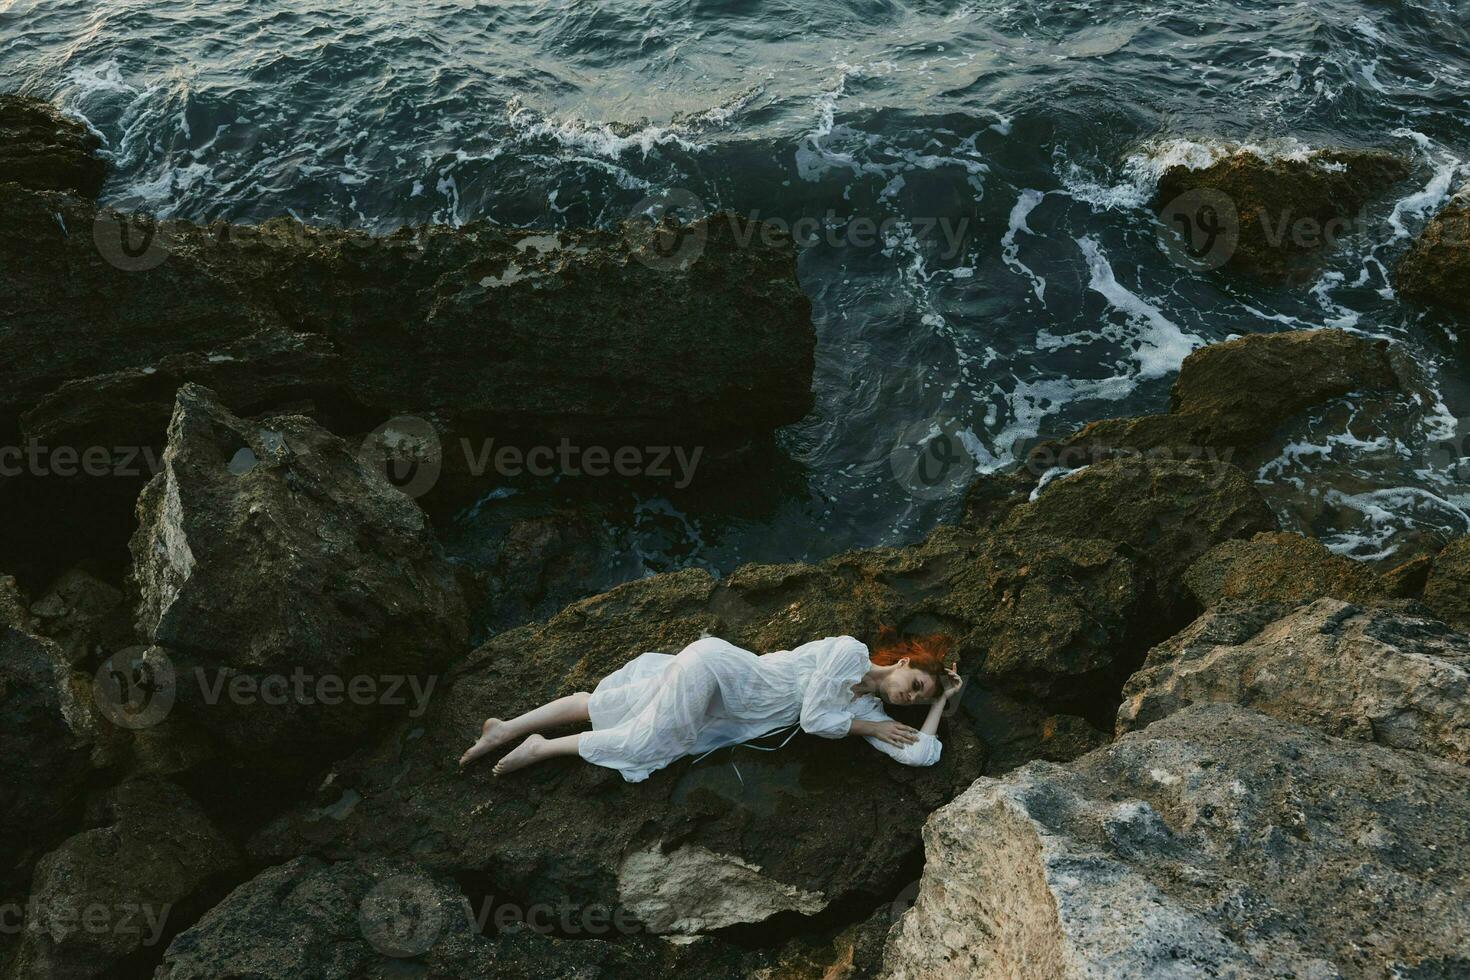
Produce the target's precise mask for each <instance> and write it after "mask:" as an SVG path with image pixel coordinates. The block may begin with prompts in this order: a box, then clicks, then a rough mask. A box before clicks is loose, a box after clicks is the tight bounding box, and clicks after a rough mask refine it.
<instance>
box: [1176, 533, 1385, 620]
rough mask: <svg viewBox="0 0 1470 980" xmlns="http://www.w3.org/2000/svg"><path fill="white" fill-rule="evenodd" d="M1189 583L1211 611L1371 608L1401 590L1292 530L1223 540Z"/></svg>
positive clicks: (1191, 572) (1194, 567)
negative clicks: (1224, 606)
mask: <svg viewBox="0 0 1470 980" xmlns="http://www.w3.org/2000/svg"><path fill="white" fill-rule="evenodd" d="M1183 581H1184V587H1185V589H1187V590H1188V591H1189V593H1190V595H1192V596H1193V597H1194V598H1195V600H1196V601H1197V602H1198V603H1199V604H1200V605H1201V606H1204V607H1207V608H1208V607H1210V606H1214V605H1218V604H1219V603H1220V602H1222V601H1224V600H1227V599H1239V600H1242V601H1248V602H1260V603H1267V602H1270V603H1283V604H1286V605H1297V604H1298V603H1302V602H1309V601H1311V600H1312V599H1320V598H1322V597H1323V596H1333V597H1335V598H1338V599H1347V600H1349V601H1352V602H1357V603H1367V604H1371V603H1379V602H1384V601H1387V600H1388V599H1390V598H1393V597H1394V592H1395V589H1396V586H1395V585H1394V584H1393V583H1391V582H1385V581H1384V579H1383V578H1382V577H1381V576H1380V575H1378V574H1377V573H1376V572H1374V571H1373V569H1372V568H1370V567H1369V566H1368V565H1366V564H1364V563H1363V562H1360V561H1354V560H1353V559H1351V558H1347V557H1344V556H1342V555H1335V554H1333V553H1332V552H1330V551H1328V550H1327V548H1326V546H1324V545H1323V544H1322V542H1320V541H1318V540H1317V539H1316V538H1309V537H1306V536H1304V535H1301V534H1294V533H1291V532H1289V531H1276V532H1269V531H1266V532H1262V533H1260V534H1257V535H1256V536H1255V537H1252V538H1237V539H1234V540H1230V541H1223V542H1221V543H1220V544H1217V545H1215V547H1213V548H1211V549H1210V550H1209V551H1207V552H1205V553H1204V554H1203V555H1201V556H1200V557H1199V559H1198V560H1197V561H1195V562H1194V563H1193V564H1191V565H1190V566H1189V568H1187V569H1186V570H1185V572H1184V579H1183Z"/></svg>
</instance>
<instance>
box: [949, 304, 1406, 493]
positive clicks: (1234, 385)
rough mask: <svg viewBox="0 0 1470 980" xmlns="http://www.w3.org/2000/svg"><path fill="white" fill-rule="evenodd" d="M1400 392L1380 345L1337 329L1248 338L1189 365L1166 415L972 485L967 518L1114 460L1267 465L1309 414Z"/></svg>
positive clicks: (1085, 431)
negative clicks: (1335, 403)
mask: <svg viewBox="0 0 1470 980" xmlns="http://www.w3.org/2000/svg"><path fill="white" fill-rule="evenodd" d="M1398 387H1399V381H1398V377H1397V375H1396V374H1395V373H1394V370H1393V367H1392V365H1391V363H1390V360H1389V355H1388V349H1387V344H1385V343H1384V342H1383V341H1372V340H1366V339H1364V338H1362V337H1357V336H1354V335H1352V334H1349V333H1347V332H1345V331H1342V330H1292V331H1285V332H1281V333H1254V334H1246V335H1245V336H1243V337H1237V338H1235V339H1234V340H1227V341H1224V342H1222V343H1218V344H1211V345H1209V346H1207V347H1201V348H1199V349H1198V350H1196V351H1194V352H1192V353H1191V354H1190V355H1189V356H1188V357H1186V358H1185V359H1184V363H1183V365H1182V366H1181V367H1180V369H1179V377H1178V378H1176V379H1175V381H1174V385H1173V387H1172V389H1171V391H1170V400H1169V411H1168V412H1167V413H1162V414H1158V415H1142V416H1136V417H1131V418H1117V419H1102V420H1100V421H1096V422H1090V423H1088V424H1087V425H1085V426H1083V427H1082V428H1081V429H1078V430H1077V431H1076V432H1073V433H1071V434H1069V435H1064V436H1059V437H1056V438H1049V439H1043V440H1041V441H1039V442H1037V443H1036V444H1035V445H1034V446H1032V447H1030V449H1028V451H1027V453H1026V456H1025V459H1024V460H1023V463H1022V466H1021V467H1020V468H1019V469H1018V470H1016V471H1014V472H1012V473H1009V474H1004V475H999V476H997V475H986V476H982V477H980V478H979V479H977V480H976V481H975V482H974V484H973V485H972V486H971V487H970V490H969V492H968V495H967V499H966V510H967V511H968V512H969V513H970V514H972V515H979V514H983V513H986V512H988V511H993V510H996V509H1004V508H1005V507H1008V506H1011V505H1012V504H1013V502H1014V500H1015V499H1017V496H1018V495H1024V494H1027V493H1032V492H1034V491H1035V490H1036V488H1037V487H1038V485H1040V484H1041V483H1043V482H1045V481H1046V480H1050V479H1052V478H1053V477H1055V475H1056V474H1057V473H1060V472H1067V471H1071V470H1075V469H1078V468H1080V467H1083V466H1087V465H1090V464H1092V463H1096V462H1099V461H1100V460H1104V459H1108V458H1111V457H1114V456H1120V457H1125V458H1136V457H1139V456H1145V457H1149V458H1153V459H1174V460H1182V461H1193V462H1198V463H1202V464H1205V465H1207V466H1211V467H1215V468H1216V469H1219V470H1221V471H1222V472H1223V471H1224V469H1223V468H1224V467H1227V466H1229V465H1234V466H1237V467H1240V468H1242V469H1245V470H1247V471H1249V470H1251V469H1254V468H1255V467H1256V466H1258V465H1259V464H1260V463H1262V462H1264V461H1265V460H1264V459H1262V458H1261V457H1262V456H1263V454H1265V453H1266V452H1267V451H1268V449H1269V445H1270V439H1271V437H1272V436H1273V435H1275V434H1276V433H1277V432H1278V431H1279V430H1280V429H1281V428H1282V427H1283V426H1285V425H1287V424H1288V423H1290V422H1291V421H1292V420H1293V419H1294V418H1296V417H1298V416H1299V415H1300V414H1301V413H1302V412H1305V411H1306V410H1307V409H1310V408H1313V407H1314V406H1317V405H1320V404H1322V403H1324V402H1326V401H1328V400H1330V399H1333V398H1337V397H1339V396H1341V395H1345V394H1348V393H1349V392H1353V391H1386V390H1397V389H1398Z"/></svg>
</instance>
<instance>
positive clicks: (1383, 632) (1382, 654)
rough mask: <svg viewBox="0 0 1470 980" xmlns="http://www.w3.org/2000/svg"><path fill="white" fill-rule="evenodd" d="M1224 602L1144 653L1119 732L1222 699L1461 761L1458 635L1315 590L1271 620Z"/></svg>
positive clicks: (1465, 697)
mask: <svg viewBox="0 0 1470 980" xmlns="http://www.w3.org/2000/svg"><path fill="white" fill-rule="evenodd" d="M1264 618H1266V615H1265V614H1263V610H1262V609H1261V608H1260V607H1251V606H1248V605H1242V604H1236V603H1231V604H1227V605H1225V606H1222V607H1221V608H1219V609H1216V610H1212V611H1211V612H1207V613H1205V614H1204V616H1202V617H1201V618H1200V619H1199V620H1198V621H1196V622H1195V623H1193V624H1192V625H1191V626H1190V627H1189V628H1188V629H1186V630H1184V631H1183V632H1182V633H1180V634H1178V635H1177V636H1175V637H1173V638H1171V639H1170V640H1169V641H1168V642H1167V643H1163V644H1161V645H1159V646H1157V647H1155V648H1154V649H1153V650H1150V651H1149V655H1148V659H1147V661H1145V663H1144V667H1143V669H1142V670H1140V671H1139V672H1138V673H1136V674H1134V675H1133V677H1132V678H1130V679H1129V681H1128V684H1127V686H1126V687H1125V688H1124V689H1123V693H1124V695H1125V696H1126V700H1125V701H1124V702H1123V704H1122V706H1121V707H1120V708H1119V709H1118V725H1117V730H1118V733H1119V734H1122V733H1123V732H1128V731H1133V730H1135V729H1139V728H1143V727H1144V726H1146V725H1149V724H1151V723H1153V722H1156V721H1158V719H1160V718H1163V717H1166V716H1168V715H1170V714H1172V713H1173V712H1175V711H1178V710H1179V709H1180V708H1182V707H1184V706H1185V705H1189V704H1193V703H1196V702H1201V701H1228V702H1231V703H1233V704H1239V705H1241V706H1243V707H1247V708H1252V709H1254V710H1256V711H1261V712H1264V713H1266V714H1268V715H1271V716H1272V717H1275V718H1280V719H1282V720H1283V721H1289V722H1294V723H1296V724H1299V725H1310V726H1312V727H1314V728H1319V729H1321V730H1322V731H1324V732H1326V733H1327V734H1329V735H1333V736H1336V737H1338V738H1355V739H1362V740H1364V741H1370V742H1378V743H1380V744H1383V745H1387V746H1390V747H1392V748H1396V749H1412V750H1415V751H1419V752H1427V753H1429V754H1431V755H1437V756H1441V757H1443V758H1445V759H1448V760H1450V761H1452V762H1458V763H1461V764H1470V637H1467V636H1464V635H1462V634H1459V633H1455V632H1453V631H1452V630H1450V629H1449V628H1448V627H1446V626H1445V625H1444V624H1443V623H1440V622H1437V621H1435V620H1432V619H1426V618H1424V617H1422V616H1415V615H1411V614H1408V613H1404V612H1398V611H1395V610H1391V609H1382V608H1378V609H1363V608H1361V607H1359V606H1354V605H1351V604H1349V603H1346V602H1342V601H1340V600H1337V599H1318V600H1317V601H1315V602H1312V603H1311V604H1309V605H1305V606H1302V607H1301V608H1299V609H1297V610H1296V611H1294V612H1292V613H1291V614H1289V615H1287V616H1285V617H1283V618H1280V619H1277V620H1275V621H1274V622H1269V623H1263V622H1262V620H1263V619H1264Z"/></svg>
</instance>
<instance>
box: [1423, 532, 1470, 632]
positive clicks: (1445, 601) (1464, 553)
mask: <svg viewBox="0 0 1470 980" xmlns="http://www.w3.org/2000/svg"><path fill="white" fill-rule="evenodd" d="M1424 604H1425V605H1426V606H1428V607H1429V608H1430V609H1431V610H1433V612H1434V614H1435V615H1436V616H1438V617H1439V618H1440V619H1442V620H1444V621H1445V622H1446V623H1450V624H1451V625H1454V626H1458V627H1460V628H1462V629H1470V538H1456V539H1455V540H1453V541H1451V542H1450V543H1449V544H1447V545H1445V546H1444V548H1443V549H1442V550H1441V551H1440V553H1439V554H1438V555H1436V556H1435V558H1434V565H1433V567H1432V568H1431V569H1430V571H1429V578H1428V580H1427V581H1426V582H1425V583H1424Z"/></svg>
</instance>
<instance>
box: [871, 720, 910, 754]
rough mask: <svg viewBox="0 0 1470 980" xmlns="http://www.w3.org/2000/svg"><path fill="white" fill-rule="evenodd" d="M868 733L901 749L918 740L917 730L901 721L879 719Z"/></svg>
mask: <svg viewBox="0 0 1470 980" xmlns="http://www.w3.org/2000/svg"><path fill="white" fill-rule="evenodd" d="M870 734H871V735H872V736H873V737H874V738H877V739H879V740H881V741H884V742H887V743H888V744H889V745H896V746H898V747H899V748H901V749H903V748H907V747H908V746H910V745H913V744H914V743H915V742H917V741H918V740H919V733H918V731H916V730H915V729H913V728H911V727H909V726H908V725H905V724H904V723H903V722H901V721H880V722H878V723H877V724H875V725H874V726H873V731H872V732H871V733H870Z"/></svg>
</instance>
